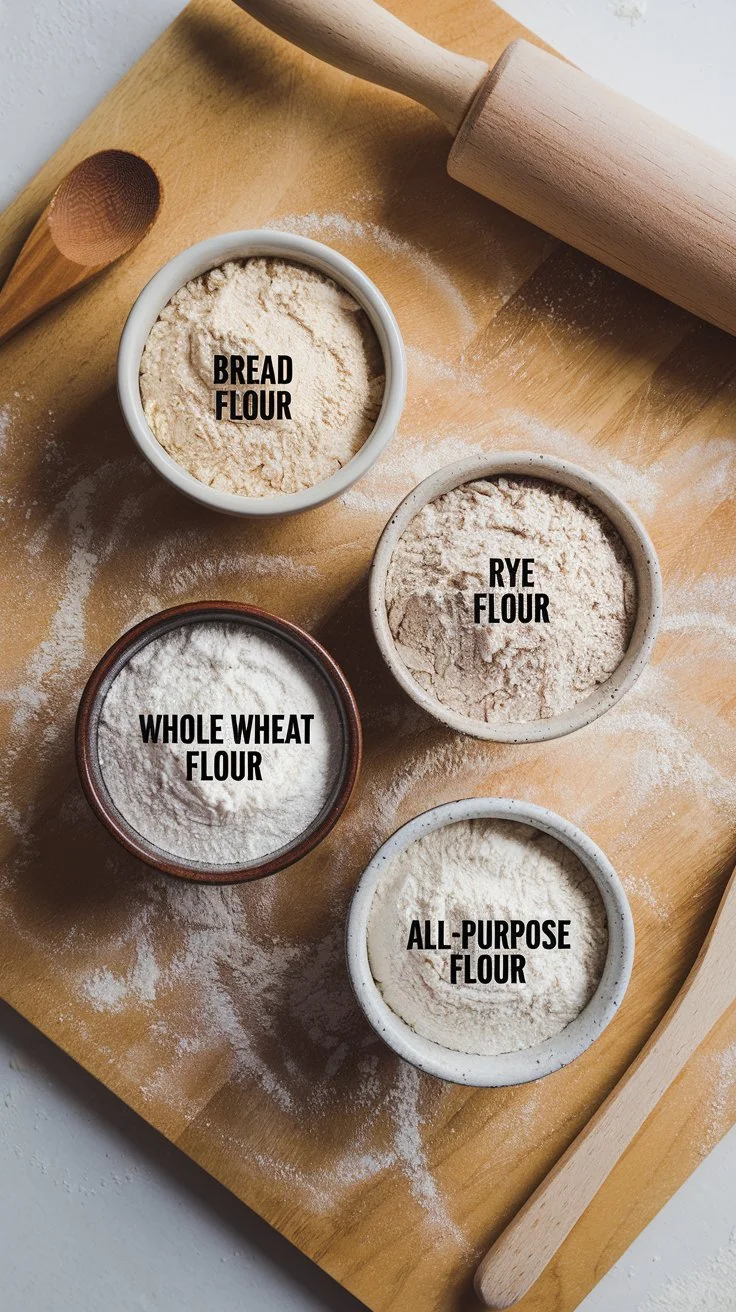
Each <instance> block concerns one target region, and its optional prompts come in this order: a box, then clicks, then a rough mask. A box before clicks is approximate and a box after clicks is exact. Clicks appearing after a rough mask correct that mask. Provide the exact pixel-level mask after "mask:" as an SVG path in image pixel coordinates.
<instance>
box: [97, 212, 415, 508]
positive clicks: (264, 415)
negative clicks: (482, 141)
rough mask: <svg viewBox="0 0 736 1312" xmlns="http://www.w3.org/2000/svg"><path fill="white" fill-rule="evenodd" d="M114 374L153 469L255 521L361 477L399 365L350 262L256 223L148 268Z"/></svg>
mask: <svg viewBox="0 0 736 1312" xmlns="http://www.w3.org/2000/svg"><path fill="white" fill-rule="evenodd" d="M117 379H118V396H119V399H120V405H121V408H122V411H123V416H124V418H125V421H126V423H127V425H128V428H129V430H130V432H131V434H132V436H133V438H134V440H135V442H136V443H137V445H138V447H139V449H140V450H141V452H142V453H143V455H144V456H145V457H146V459H147V460H148V461H150V463H151V464H152V465H153V467H154V469H156V471H157V472H158V473H159V474H161V475H162V476H163V477H164V478H165V479H166V480H167V481H168V482H169V483H171V484H172V486H174V487H175V488H177V489H178V490H179V491H180V492H184V493H185V494H186V495H187V496H189V497H192V498H193V499H194V500H195V501H199V502H201V503H202V504H203V505H206V506H209V507H211V508H212V509H214V510H220V511H224V512H225V513H227V514H232V515H243V516H250V517H254V516H255V517H258V516H269V515H285V514H291V513H294V512H297V511H302V510H308V509H310V508H312V507H314V506H319V505H322V504H323V503H324V502H325V501H329V500H330V499H331V498H333V497H336V496H339V495H340V494H341V493H343V492H345V491H346V490H347V489H348V488H349V487H351V486H352V485H353V483H355V482H356V481H357V479H359V478H361V477H362V476H363V474H365V473H366V472H367V470H369V469H370V468H371V466H372V465H373V464H374V463H375V461H376V460H377V459H378V457H379V456H380V454H381V452H382V451H383V450H384V448H385V447H386V445H387V444H388V442H389V441H390V440H391V438H392V437H393V435H394V432H395V431H396V427H397V424H398V422H399V417H400V415H401V410H402V407H403V404H404V396H405V393H406V359H405V353H404V346H403V342H402V339H401V334H400V332H399V329H398V325H397V323H396V320H395V318H394V316H393V314H392V312H391V310H390V308H389V306H388V304H387V302H386V301H385V299H384V297H383V296H382V295H381V293H380V292H379V291H378V288H377V287H376V286H375V285H374V283H372V282H371V280H370V279H369V278H368V277H366V275H365V274H364V273H363V272H362V271H361V270H360V269H358V268H357V267H356V265H354V264H352V263H351V261H350V260H348V259H346V258H345V256H343V255H340V254H339V252H337V251H334V250H332V249H331V248H330V247H328V246H324V245H322V244H321V243H320V242H315V241H312V240H310V239H309V238H307V237H300V236H298V235H295V234H291V233H286V232H275V231H274V232H272V231H269V230H267V229H262V230H254V231H246V232H231V233H224V234H221V235H219V236H217V237H211V238H209V239H208V240H206V241H202V242H199V243H198V244H197V245H196V246H192V247H190V248H189V249H188V250H186V251H183V252H182V253H181V254H180V255H177V256H176V257H175V258H174V259H173V260H170V261H169V263H168V264H166V265H164V267H163V268H162V269H160V270H159V272H158V273H157V274H156V275H155V276H154V277H153V278H152V279H151V281H150V282H149V283H148V284H147V285H146V286H145V287H144V288H143V291H142V292H141V293H140V295H139V297H138V299H137V300H136V302H135V304H134V305H133V308H132V310H131V312H130V315H129V316H128V320H127V323H126V325H125V328H124V330H123V335H122V338H121V342H120V349H119V353H118V370H117Z"/></svg>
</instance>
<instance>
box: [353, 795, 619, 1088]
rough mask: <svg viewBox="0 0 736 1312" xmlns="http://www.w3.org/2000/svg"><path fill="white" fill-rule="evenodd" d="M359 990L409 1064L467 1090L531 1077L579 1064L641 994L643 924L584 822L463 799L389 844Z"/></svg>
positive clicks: (362, 934) (370, 910)
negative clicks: (634, 982)
mask: <svg viewBox="0 0 736 1312" xmlns="http://www.w3.org/2000/svg"><path fill="white" fill-rule="evenodd" d="M346 944H347V958H348V968H349V972H350V978H351V982H352V985H353V988H354V990H355V994H356V997H357V999H358V1002H359V1003H360V1006H361V1007H362V1009H363V1011H364V1013H365V1015H366V1017H367V1019H368V1021H369V1022H370V1024H371V1025H372V1026H373V1028H374V1030H375V1031H376V1032H377V1033H378V1034H379V1035H380V1036H381V1037H382V1038H383V1039H384V1040H385V1041H386V1043H388V1044H389V1046H390V1047H392V1048H393V1049H394V1051H395V1052H397V1053H398V1054H399V1056H401V1057H403V1058H404V1059H405V1060H406V1061H409V1062H411V1063H412V1064H413V1065H415V1066H418V1067H419V1068H420V1069H421V1070H424V1071H427V1072H428V1073H429V1074H431V1075H437V1076H439V1077H440V1078H441V1079H445V1080H450V1081H453V1082H454V1083H457V1084H469V1085H477V1086H484V1087H499V1086H502V1085H512V1084H524V1083H526V1082H527V1081H529V1080H536V1079H539V1078H541V1077H542V1076H544V1075H549V1074H550V1073H551V1072H553V1071H556V1070H559V1069H560V1067H562V1066H566V1065H567V1064H568V1063H569V1062H571V1061H573V1060H574V1059H575V1058H576V1057H579V1056H580V1054H581V1053H583V1052H584V1051H585V1050H586V1048H588V1047H589V1046H590V1044H591V1043H592V1042H593V1041H594V1040H595V1039H596V1038H597V1037H598V1035H599V1034H600V1033H601V1032H602V1031H603V1030H604V1029H605V1028H606V1026H607V1025H608V1024H609V1022H610V1021H611V1020H612V1019H613V1017H614V1016H615V1014H616V1011H617V1009H618V1007H619V1006H620V1004H621V1001H622V999H623V997H624V994H625V992H626V988H627V985H628V982H629V977H630V975H631V967H632V964H633V956H634V926H633V921H632V918H631V911H630V908H629V904H628V900H627V897H626V893H625V892H624V889H623V886H622V884H621V882H620V880H619V878H618V876H617V874H616V872H615V871H614V869H613V867H612V866H611V864H610V862H609V861H608V859H607V858H606V857H605V856H604V854H603V852H601V850H600V848H598V847H597V846H596V845H595V843H593V842H592V840H591V839H590V838H588V836H587V835H586V834H584V833H582V831H581V830H579V829H578V828H577V827H576V826H575V825H573V824H571V823H570V822H569V821H567V820H565V819H563V817H562V816H559V815H556V814H555V813H554V812H552V811H548V810H546V809H545V808H544V807H539V806H534V805H533V804H532V803H530V802H521V801H513V800H509V799H505V798H473V799H469V800H467V801H460V802H449V803H446V804H445V805H443V806H437V807H434V808H433V809H432V810H431V811H427V812H425V813H424V814H422V815H419V816H417V817H416V818H415V819H414V820H411V821H409V823H408V824H406V825H403V826H402V828H401V829H399V830H397V831H396V833H394V834H393V835H392V836H391V837H390V838H389V839H388V841H387V842H386V843H384V844H383V846H382V847H381V848H380V849H379V850H378V852H377V853H376V855H375V856H374V857H373V860H372V861H371V862H370V864H369V865H368V867H367V868H366V870H365V872H364V873H363V875H362V876H361V879H360V882H359V883H358V886H357V888H356V890H355V894H354V896H353V901H352V904H351V907H350V913H349V917H348V924H347V936H346Z"/></svg>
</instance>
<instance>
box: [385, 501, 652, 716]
mask: <svg viewBox="0 0 736 1312" xmlns="http://www.w3.org/2000/svg"><path fill="white" fill-rule="evenodd" d="M489 557H497V558H504V557H508V558H510V559H518V558H531V559H533V579H534V585H533V588H529V587H527V588H524V587H522V586H520V585H517V587H516V589H515V591H516V592H517V593H530V594H531V593H534V594H536V595H537V596H539V595H546V596H548V597H549V608H548V613H549V622H547V623H543V622H538V623H535V622H532V623H521V622H519V621H518V620H517V621H516V622H515V623H495V624H490V623H487V622H482V623H475V622H474V614H473V598H474V595H475V594H476V593H483V592H487V590H488V589H489ZM386 606H387V612H388V621H389V625H390V628H391V632H392V634H393V636H394V639H395V642H396V649H397V652H398V654H399V656H400V657H401V659H402V660H403V662H404V664H405V665H406V667H407V669H408V670H409V671H410V672H411V674H412V676H413V678H414V679H415V680H416V681H417V683H418V684H420V686H421V687H422V688H425V689H426V690H427V692H429V693H431V694H432V696H434V697H436V698H437V700H438V701H439V702H441V703H442V705H443V706H447V707H449V708H450V709H451V710H453V711H456V712H458V713H459V714H460V715H466V716H469V717H471V718H473V719H479V720H486V721H496V722H523V721H530V720H539V719H548V718H549V717H550V716H553V715H558V714H560V713H561V712H562V711H566V710H568V709H569V708H570V707H572V706H575V705H576V704H577V703H578V702H581V701H583V699H584V698H585V697H587V696H588V695H589V694H590V693H592V692H593V691H594V690H595V689H596V688H597V687H598V686H599V685H600V684H601V683H603V682H604V681H605V680H606V679H607V678H609V676H610V675H611V674H613V672H614V670H615V669H616V668H617V666H618V665H619V664H620V663H621V660H622V658H623V656H624V654H625V652H626V648H627V647H628V644H629V640H630V637H631V633H632V629H633V626H634V620H635V617H636V584H635V577H634V571H633V567H632V564H631V560H630V558H629V555H628V552H627V551H626V548H625V546H624V544H623V542H622V541H621V538H620V537H619V535H618V533H617V532H616V530H615V529H614V528H613V525H612V524H611V523H610V522H609V521H608V519H607V518H606V517H605V516H604V515H603V514H602V513H601V512H600V511H599V510H598V509H597V508H596V507H595V506H593V505H592V504H591V503H590V502H589V501H586V500H584V499H583V498H582V497H580V496H578V495H577V494H576V493H575V492H572V491H571V490H570V489H568V488H565V487H562V486H560V485H559V484H557V483H549V482H546V481H544V480H542V479H534V478H516V477H514V478H511V477H508V478H493V479H479V480H478V481H476V482H473V483H466V484H464V485H463V486H462V487H459V488H454V489H453V490H452V491H450V492H446V493H444V494H443V495H442V496H440V497H437V498H436V500H434V501H431V502H429V504H428V505H426V506H423V507H422V509H421V510H420V511H419V512H418V514H417V515H415V516H414V518H413V519H412V521H411V523H410V524H409V525H408V526H407V528H406V529H405V530H404V532H403V534H402V535H401V537H400V539H399V541H398V543H397V545H396V549H395V551H394V553H393V556H392V558H391V561H390V564H389V569H388V573H387V579H386Z"/></svg>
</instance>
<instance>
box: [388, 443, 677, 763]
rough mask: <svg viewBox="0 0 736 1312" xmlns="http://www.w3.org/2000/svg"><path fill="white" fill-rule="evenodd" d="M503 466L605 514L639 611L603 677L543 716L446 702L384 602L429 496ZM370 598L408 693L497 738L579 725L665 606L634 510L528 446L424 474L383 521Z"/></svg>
mask: <svg viewBox="0 0 736 1312" xmlns="http://www.w3.org/2000/svg"><path fill="white" fill-rule="evenodd" d="M503 474H509V475H516V476H523V477H527V478H536V479H540V480H543V481H545V482H552V483H559V484H560V485H561V486H564V487H568V488H570V489H571V490H572V491H575V492H577V493H578V494H579V495H580V496H582V497H584V498H585V499H587V500H588V501H590V502H591V503H592V505H594V506H596V507H597V509H598V510H600V511H602V513H603V514H604V515H605V516H606V517H607V518H608V519H609V520H610V522H611V523H612V525H613V527H614V528H615V529H616V531H617V532H618V534H619V536H620V537H621V539H622V541H623V543H624V545H625V547H626V549H627V551H628V553H629V556H630V559H631V563H632V565H633V567H634V573H635V576H636V589H637V611H636V620H635V622H634V628H633V631H632V634H631V638H630V640H629V645H628V648H627V650H626V652H625V654H624V657H623V660H622V661H621V663H620V664H619V665H618V667H617V668H616V669H615V670H614V671H613V673H612V674H611V675H610V677H609V678H608V679H606V680H605V682H604V683H602V684H600V685H599V687H598V688H596V689H595V691H594V692H592V693H590V694H589V695H588V696H587V697H586V698H584V699H583V701H581V702H578V703H577V705H575V706H573V707H571V708H570V709H569V710H567V711H562V712H560V713H559V714H558V715H554V716H550V717H549V718H548V719H545V720H530V721H516V722H512V721H509V722H506V723H499V724H494V723H493V722H492V721H491V722H488V721H486V720H477V719H474V718H472V717H470V716H465V715H460V714H459V713H458V712H456V711H453V710H451V709H450V708H449V707H447V706H443V705H442V703H441V702H439V701H438V700H437V699H436V697H433V696H432V695H431V693H428V692H427V691H426V690H425V689H424V688H422V687H421V686H420V685H419V684H418V683H417V682H416V681H415V679H414V678H413V676H412V675H411V673H410V671H409V670H408V669H407V667H406V665H405V664H404V662H403V661H402V660H401V658H400V657H399V655H398V653H397V651H396V645H395V642H394V638H393V634H392V633H391V629H390V627H389V623H388V614H387V610H386V577H387V573H388V568H389V563H390V561H391V557H392V555H393V553H394V550H395V548H396V544H397V542H398V540H399V538H400V537H401V534H402V533H403V531H404V529H405V528H406V526H407V524H409V522H410V521H411V520H412V519H413V518H414V516H415V515H416V514H417V513H418V511H420V510H421V509H422V507H423V506H425V505H426V504H427V503H428V502H430V501H434V500H435V499H436V498H437V497H438V496H441V495H442V494H443V493H444V492H449V491H451V490H452V489H453V488H456V487H460V486H462V484H464V483H470V482H473V481H474V480H475V479H481V478H494V477H499V476H502V475H503ZM369 605H370V614H371V624H372V627H373V633H374V635H375V638H376V642H377V643H378V647H379V650H380V652H381V655H382V656H383V659H384V661H385V662H386V664H387V666H388V668H389V669H390V670H391V673H392V674H393V676H394V678H395V679H396V680H397V682H398V683H399V684H400V685H401V687H402V688H403V689H404V691H405V692H406V693H408V695H409V696H410V697H411V698H412V700H413V701H415V702H416V703H417V704H418V705H419V706H421V707H422V709H423V710H425V711H427V712H428V713H429V714H430V715H431V716H432V717H433V718H434V719H435V720H439V721H440V722H441V723H442V724H446V725H449V726H450V728H451V729H455V730H456V731H457V732H458V733H465V734H469V735H470V736H472V737H474V738H483V739H485V740H487V741H491V742H501V743H533V742H546V741H549V740H550V739H553V738H561V737H563V736H564V735H565V734H568V733H573V732H574V731H575V730H576V729H582V728H583V727H584V726H585V725H587V724H591V723H592V721H593V720H597V719H598V717H599V716H600V715H603V714H604V712H605V711H608V710H610V708H611V707H612V706H614V705H615V704H616V702H617V701H619V699H620V698H621V697H623V696H624V694H625V693H626V692H628V691H629V689H630V688H631V687H633V685H634V684H635V683H636V681H637V679H638V678H639V677H640V675H641V673H642V671H643V670H644V667H645V666H646V664H647V661H648V660H649V657H650V655H651V652H652V648H653V647H654V643H655V641H656V638H657V632H658V629H659V620H660V616H661V613H662V575H661V571H660V567H659V561H658V560H657V554H656V551H655V549H654V544H653V543H652V540H651V538H650V536H649V534H648V532H647V530H646V529H645V527H644V525H643V524H642V522H641V520H640V519H639V517H638V515H636V513H635V512H634V511H633V510H632V509H631V507H630V506H628V505H627V504H626V502H625V501H623V500H622V499H621V498H620V497H619V496H618V495H617V494H616V493H615V492H613V491H612V490H611V488H609V487H608V486H607V485H606V484H605V483H604V482H602V480H601V479H599V478H598V477H597V476H596V475H595V474H591V473H590V472H589V471H588V470H586V469H583V468H582V467H581V466H580V465H576V464H572V463H571V462H570V461H568V460H563V459H561V458H560V457H557V456H552V455H547V454H544V453H539V452H533V451H499V452H497V453H496V454H494V455H489V456H473V457H471V458H470V459H466V460H458V461H454V462H453V463H452V464H450V465H445V466H444V467H443V468H442V469H438V470H436V471H435V472H434V473H432V474H430V475H428V477H427V478H424V479H422V481H421V482H420V483H418V484H417V485H416V487H414V488H413V489H412V490H411V492H409V493H408V495H407V496H405V497H404V499H403V501H401V502H400V503H399V505H398V506H397V507H396V510H395V511H394V512H393V514H392V516H391V518H390V519H389V521H388V523H387V524H386V526H385V528H384V530H383V532H382V534H381V536H380V538H379V540H378V544H377V546H376V550H375V553H374V556H373V563H372V565H371V572H370V581H369Z"/></svg>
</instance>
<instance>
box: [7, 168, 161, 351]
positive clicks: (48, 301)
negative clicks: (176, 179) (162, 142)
mask: <svg viewBox="0 0 736 1312" xmlns="http://www.w3.org/2000/svg"><path fill="white" fill-rule="evenodd" d="M160 202H161V189H160V187H159V184H158V179H157V177H156V175H155V173H154V172H153V170H152V169H151V168H150V166H149V165H148V164H147V163H146V161H145V160H143V159H140V158H139V156H137V155H131V154H130V153H129V152H127V151H120V150H103V151H99V152H97V153H96V154H94V155H92V156H90V157H88V158H87V159H85V160H82V161H80V163H79V164H77V165H76V166H75V167H74V168H73V169H72V170H71V172H70V173H68V174H67V176H66V177H65V178H64V179H63V180H62V182H61V183H60V184H59V186H58V187H57V189H56V191H55V192H54V194H53V196H52V197H51V200H50V201H49V203H48V205H47V206H46V208H45V209H44V211H43V213H42V214H41V216H40V218H39V219H38V222H37V223H36V224H35V225H34V227H33V230H32V232H31V234H30V236H29V237H28V240H27V241H26V242H25V243H24V245H23V249H22V250H21V252H20V254H19V256H18V258H17V260H16V261H15V264H14V265H13V267H12V269H11V270H10V273H9V274H8V276H7V278H6V279H5V282H4V283H3V286H2V288H0V343H2V342H4V341H6V340H7V338H8V337H11V336H12V334H13V333H15V332H17V331H18V329H19V328H22V327H24V325H25V324H27V323H29V322H30V321H31V319H35V317H36V315H38V314H41V313H42V312H43V311H44V310H47V309H49V308H50V307H51V306H52V305H57V304H58V302H59V301H60V300H62V299H63V298H64V297H65V296H68V295H69V293H70V292H73V291H76V290H77V288H79V287H83V286H84V284H85V283H87V282H89V281H90V279H92V278H95V277H96V276H97V275H98V274H99V273H101V272H102V270H103V269H106V268H107V267H108V265H110V264H112V263H113V262H114V261H115V260H118V259H120V257H121V256H122V255H126V254H127V253H128V252H129V251H131V250H133V248H134V247H135V246H137V245H138V243H139V242H141V241H142V240H143V238H144V237H145V236H146V234H147V233H148V232H149V230H150V228H151V225H152V224H153V223H154V221H155V219H156V215H157V214H158V210H159V205H160Z"/></svg>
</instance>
